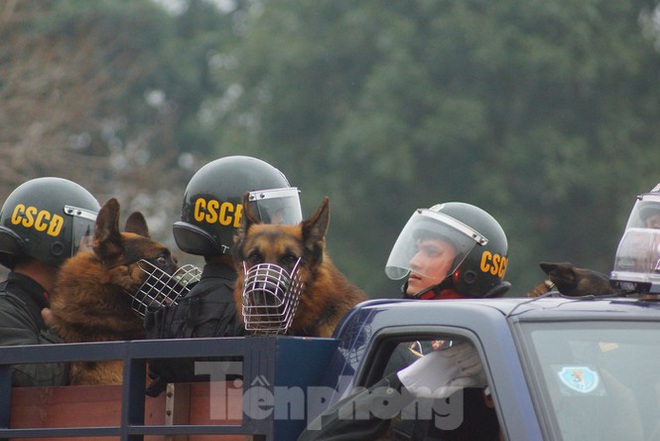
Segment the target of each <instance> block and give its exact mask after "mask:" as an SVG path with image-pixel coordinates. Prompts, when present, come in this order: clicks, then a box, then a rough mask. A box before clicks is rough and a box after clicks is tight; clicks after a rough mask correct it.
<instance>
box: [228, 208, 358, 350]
mask: <svg viewBox="0 0 660 441" xmlns="http://www.w3.org/2000/svg"><path fill="white" fill-rule="evenodd" d="M329 222H330V200H329V199H328V197H325V198H324V200H323V202H322V203H321V205H320V206H319V207H318V208H317V210H316V212H315V213H314V214H312V216H311V217H310V218H308V219H305V220H303V221H302V222H300V223H299V224H298V225H274V224H265V223H262V222H261V221H260V220H259V219H258V218H257V217H256V216H255V215H254V213H253V212H252V211H251V209H250V206H249V204H248V202H247V198H244V200H243V221H242V223H241V227H240V228H239V230H238V233H237V235H236V237H235V240H234V242H235V243H234V247H233V251H232V252H233V257H234V261H235V262H236V265H237V271H238V279H237V281H236V287H235V290H234V300H235V302H236V305H237V311H238V312H239V315H240V317H241V319H242V320H243V323H245V325H246V329H247V330H248V331H252V332H254V333H284V334H288V335H299V336H309V337H330V336H331V335H332V333H333V331H334V329H335V327H336V326H337V324H338V323H339V321H340V320H341V319H342V318H343V317H344V315H345V314H346V313H347V312H348V311H349V310H350V309H351V308H352V307H353V306H355V305H356V304H357V303H359V302H361V301H363V300H366V299H367V296H366V295H365V293H364V292H363V291H362V290H361V289H359V288H358V287H356V286H355V285H353V284H352V283H350V282H349V281H348V279H347V278H346V277H345V276H344V275H343V274H342V273H341V272H340V271H339V270H338V269H337V268H336V267H335V265H334V264H333V262H332V261H331V259H330V257H329V256H328V255H327V253H326V249H325V236H326V232H327V230H328V224H329ZM260 274H261V275H260ZM272 276H274V277H272ZM268 279H269V280H268ZM273 280H277V281H276V282H275V283H271V282H272V281H273ZM276 285H278V286H276ZM269 287H270V288H272V289H269ZM255 311H257V313H255V314H253V312H255ZM286 316H289V319H290V320H287V319H286V318H283V320H284V321H286V322H287V323H286V324H285V325H284V326H279V325H280V324H281V320H280V318H282V317H286ZM273 317H275V319H273ZM273 325H275V326H274V327H273Z"/></svg>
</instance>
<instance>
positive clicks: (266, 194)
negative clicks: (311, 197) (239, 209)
mask: <svg viewBox="0 0 660 441" xmlns="http://www.w3.org/2000/svg"><path fill="white" fill-rule="evenodd" d="M299 194H300V191H298V189H297V188H296V187H287V188H275V189H270V190H259V191H251V192H250V194H249V197H248V199H249V201H250V202H249V203H250V208H251V209H252V213H256V214H257V215H258V216H259V219H260V220H261V222H263V223H266V224H285V225H296V224H298V223H300V222H301V221H302V220H303V217H302V209H301V208H300V197H299Z"/></svg>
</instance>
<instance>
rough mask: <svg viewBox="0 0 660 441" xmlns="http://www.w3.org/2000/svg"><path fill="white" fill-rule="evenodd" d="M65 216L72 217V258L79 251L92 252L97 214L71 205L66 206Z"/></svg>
mask: <svg viewBox="0 0 660 441" xmlns="http://www.w3.org/2000/svg"><path fill="white" fill-rule="evenodd" d="M64 214H65V215H67V216H71V218H72V219H73V221H72V222H71V225H72V227H71V256H74V255H75V254H76V253H77V252H78V251H79V250H81V249H82V250H91V249H92V243H93V241H94V225H95V223H96V212H94V211H90V210H86V209H84V208H78V207H74V206H71V205H65V206H64Z"/></svg>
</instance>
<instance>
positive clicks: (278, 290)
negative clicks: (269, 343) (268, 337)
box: [242, 259, 303, 334]
mask: <svg viewBox="0 0 660 441" xmlns="http://www.w3.org/2000/svg"><path fill="white" fill-rule="evenodd" d="M299 264H300V259H298V261H297V262H296V264H295V265H294V267H293V268H292V269H291V271H287V270H286V269H284V268H282V267H281V266H279V265H276V264H273V263H260V264H258V265H254V266H252V267H251V268H247V265H246V263H245V262H243V271H244V273H245V282H244V284H243V297H242V299H243V305H242V314H243V320H244V322H245V329H246V330H247V331H250V332H253V333H255V334H284V333H286V332H287V331H288V329H289V327H291V324H292V323H293V318H294V316H295V315H296V310H297V309H298V304H299V303H300V295H301V293H302V290H303V283H302V282H301V281H300V278H299V272H298V265H299Z"/></svg>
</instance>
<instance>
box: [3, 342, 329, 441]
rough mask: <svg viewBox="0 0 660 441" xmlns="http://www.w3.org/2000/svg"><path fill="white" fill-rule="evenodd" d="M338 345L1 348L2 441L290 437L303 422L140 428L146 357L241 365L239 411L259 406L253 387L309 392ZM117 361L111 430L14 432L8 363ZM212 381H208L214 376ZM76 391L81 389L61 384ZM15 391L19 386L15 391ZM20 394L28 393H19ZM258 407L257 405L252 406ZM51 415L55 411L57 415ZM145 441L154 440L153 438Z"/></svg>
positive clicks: (271, 418) (245, 420)
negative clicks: (116, 410) (116, 413)
mask: <svg viewBox="0 0 660 441" xmlns="http://www.w3.org/2000/svg"><path fill="white" fill-rule="evenodd" d="M336 348H337V341H336V340H334V339H321V338H301V337H286V336H263V337H261V336H260V337H256V336H255V337H224V338H203V339H171V340H136V341H121V342H97V343H69V344H57V345H36V346H9V347H2V348H0V439H1V438H46V437H59V438H61V437H71V438H74V437H79V438H86V439H89V438H92V437H107V436H110V437H115V439H117V438H118V439H120V440H122V441H128V440H130V441H137V440H143V439H144V437H145V436H164V437H170V436H175V435H194V434H196V435H210V434H224V435H231V434H241V435H252V439H253V440H268V441H270V440H275V439H278V440H281V439H295V437H296V436H297V433H299V432H300V431H301V430H302V428H303V427H304V425H305V424H306V421H305V420H304V419H298V418H289V419H287V418H279V419H278V418H276V416H275V415H274V413H271V414H270V415H267V416H265V417H264V416H263V415H261V416H258V417H254V415H250V412H248V413H245V412H242V419H241V421H240V424H231V425H230V424H221V423H218V424H215V423H213V420H212V419H210V422H211V424H203V425H190V424H176V423H172V424H156V425H152V424H145V399H146V397H145V389H146V384H145V383H146V365H147V360H152V359H164V358H172V359H176V358H179V359H183V358H193V359H204V360H206V361H208V360H218V359H219V358H220V359H228V358H229V359H232V360H241V363H242V364H241V365H240V366H241V374H242V376H243V382H242V386H243V396H242V406H243V409H252V408H258V407H259V406H263V403H260V402H259V400H260V397H259V396H257V395H255V394H249V393H246V392H247V390H248V389H249V388H251V387H254V384H255V382H258V383H259V386H260V387H263V388H266V389H267V390H270V391H273V390H274V389H275V388H277V387H278V386H286V387H299V388H301V390H306V388H309V387H310V386H315V385H318V384H320V381H321V377H322V373H323V372H324V368H326V367H327V365H328V363H329V361H330V358H331V356H332V354H333V353H334V352H335V350H336ZM103 360H122V363H123V366H124V374H123V375H124V376H123V384H122V385H121V416H120V421H118V422H117V424H114V425H109V426H108V425H94V421H91V422H89V421H88V422H87V423H91V425H86V426H84V427H48V428H40V427H20V428H12V427H11V421H12V387H11V368H10V365H13V364H23V363H46V362H55V363H59V362H71V361H103ZM211 380H213V378H211ZM65 387H66V388H74V387H80V386H65ZM16 389H19V388H16ZM20 389H25V388H20ZM255 406H256V407H255ZM54 411H56V410H54ZM149 439H152V437H150V438H149Z"/></svg>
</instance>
